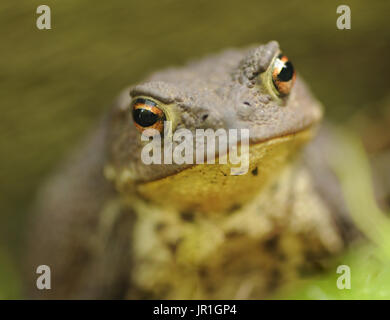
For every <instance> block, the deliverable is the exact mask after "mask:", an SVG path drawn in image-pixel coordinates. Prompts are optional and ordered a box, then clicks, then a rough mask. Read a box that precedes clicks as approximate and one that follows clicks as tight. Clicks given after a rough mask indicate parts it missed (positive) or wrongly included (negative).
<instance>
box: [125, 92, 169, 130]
mask: <svg viewBox="0 0 390 320" xmlns="http://www.w3.org/2000/svg"><path fill="white" fill-rule="evenodd" d="M133 119H134V122H135V126H136V127H137V129H138V130H139V131H140V132H143V131H144V130H146V129H155V130H157V131H159V132H162V131H163V129H164V120H165V114H164V111H163V110H161V109H160V108H159V107H158V106H157V103H156V102H154V101H152V100H149V99H145V98H137V99H135V100H134V102H133Z"/></svg>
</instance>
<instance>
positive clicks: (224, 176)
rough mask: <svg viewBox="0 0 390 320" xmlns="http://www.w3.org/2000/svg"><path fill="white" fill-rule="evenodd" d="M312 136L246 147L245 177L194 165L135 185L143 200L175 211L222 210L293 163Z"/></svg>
mask: <svg viewBox="0 0 390 320" xmlns="http://www.w3.org/2000/svg"><path fill="white" fill-rule="evenodd" d="M312 136H313V130H312V129H311V128H309V129H305V130H302V131H300V132H298V133H294V134H289V135H285V136H282V137H277V138H273V139H270V140H267V141H263V142H259V143H255V144H252V145H250V148H249V163H248V165H249V167H248V170H247V173H246V174H242V175H231V168H232V164H229V163H227V164H220V163H217V162H216V163H215V164H201V165H200V164H197V165H192V166H190V167H188V168H186V169H184V170H182V171H180V172H178V173H175V174H173V175H170V176H167V177H164V178H161V179H158V180H154V181H151V182H145V183H140V184H137V186H136V191H137V193H139V194H140V195H141V196H142V197H143V198H146V199H148V200H150V201H151V202H154V203H156V204H159V205H166V206H171V207H175V208H177V209H179V210H199V211H208V212H210V211H211V212H212V211H216V212H217V211H226V210H229V209H231V208H234V207H239V206H241V205H243V204H244V203H245V202H247V201H249V200H250V199H251V198H253V197H254V196H255V195H256V194H258V193H259V191H260V190H261V189H262V188H263V187H265V186H266V185H267V184H268V183H270V182H271V181H272V180H273V179H274V178H275V177H276V176H277V175H278V173H279V172H280V170H281V169H282V168H283V167H284V166H285V164H286V163H290V162H292V161H293V160H292V159H293V157H294V155H295V154H296V152H297V151H298V150H299V149H300V148H301V147H302V146H303V145H304V144H305V143H306V142H307V141H309V140H310V139H311V138H312Z"/></svg>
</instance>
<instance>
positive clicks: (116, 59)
mask: <svg viewBox="0 0 390 320" xmlns="http://www.w3.org/2000/svg"><path fill="white" fill-rule="evenodd" d="M41 4H47V5H49V6H50V8H51V10H52V29H51V30H38V29H37V28H36V26H35V22H36V18H37V16H38V15H37V14H36V8H37V6H38V5H41ZM340 4H347V5H349V6H350V8H351V11H352V29H351V30H338V29H337V28H336V19H337V17H338V15H337V14H336V8H337V6H338V5H340ZM389 9H390V2H389V1H388V0H382V1H381V0H376V1H357V0H355V1H346V0H340V1H333V0H331V1H329V0H327V1H313V0H310V1H292V0H289V1H259V0H256V1H255V0H252V1H247V0H241V1H237V0H236V1H234V0H233V1H232V0H223V1H214V0H207V1H205V0H191V1H189V0H186V1H183V0H159V1H141V0H138V1H135V0H133V1H121V0H111V1H99V2H98V1H86V0H77V1H76V0H67V1H53V0H47V1H44V2H43V1H36V0H18V1H2V2H1V4H0V48H1V50H0V52H1V59H0V84H1V85H0V87H1V92H0V95H1V115H0V150H1V165H0V181H1V184H0V280H1V279H4V281H3V283H2V282H1V281H0V297H1V294H3V295H6V296H7V295H8V296H17V289H15V288H17V284H15V283H18V280H17V279H18V275H17V272H16V271H15V272H11V271H10V270H14V269H15V268H16V269H17V267H18V266H19V265H20V264H19V263H18V262H17V261H18V259H19V258H20V257H21V256H22V252H23V251H22V243H23V241H22V240H23V235H24V233H25V222H26V218H27V216H28V212H29V210H28V209H29V207H30V206H31V204H32V203H33V199H34V195H35V193H36V191H37V188H38V186H39V184H40V183H41V182H42V180H43V179H44V178H45V177H46V176H47V175H49V174H50V172H51V171H52V170H54V168H55V166H56V164H58V162H59V161H60V160H61V159H63V157H64V156H65V155H66V154H67V152H68V151H69V149H70V148H71V147H72V146H73V145H75V143H77V141H79V140H80V139H81V138H82V137H83V136H84V134H86V133H87V131H88V130H89V129H90V128H91V126H93V125H94V123H96V121H97V119H98V118H99V117H100V116H101V114H102V113H104V112H105V110H106V109H107V107H108V105H109V104H110V102H111V101H112V99H113V97H114V96H115V95H116V94H117V93H118V91H119V90H121V89H122V88H123V87H124V86H127V85H129V84H132V83H134V82H137V81H139V80H141V79H142V78H143V77H144V76H145V75H147V74H148V73H150V72H153V71H155V70H157V69H160V68H163V67H167V66H170V65H180V64H183V63H184V62H186V61H187V60H188V59H191V58H197V57H202V56H204V55H206V54H208V53H211V52H215V51H218V50H222V49H224V48H227V47H236V46H246V45H249V44H252V43H256V42H257V43H262V42H266V41H269V40H273V39H275V40H278V41H279V42H280V44H281V46H282V48H283V51H284V53H285V54H287V55H288V56H289V57H290V59H291V60H292V61H293V62H294V65H295V67H296V69H297V71H298V72H299V73H300V74H301V75H302V76H303V77H304V78H305V79H306V80H307V82H308V83H309V84H310V86H311V88H312V90H313V91H314V93H315V94H316V95H317V97H318V98H319V99H320V100H321V101H322V102H323V103H324V105H325V107H326V110H327V116H328V117H329V118H331V119H333V120H337V121H345V120H346V119H348V118H349V117H350V116H351V115H352V114H354V113H355V112H356V111H357V110H359V109H362V108H366V109H369V108H370V107H371V106H372V105H376V106H378V105H379V106H380V103H379V104H378V101H382V100H383V99H384V98H385V96H386V95H387V93H388V88H389V77H390V63H389V50H390V42H389V40H390V27H389V17H388V15H389V12H390V10H389ZM376 108H378V107H376ZM376 111H377V109H375V110H373V112H376ZM1 265H3V266H7V267H6V268H8V269H7V270H8V272H10V273H9V274H11V273H12V274H13V276H8V275H9V274H6V273H5V271H4V269H3V270H1ZM12 290H13V291H12ZM2 291H3V292H2ZM7 291H8V292H7ZM11 291H12V293H9V292H11Z"/></svg>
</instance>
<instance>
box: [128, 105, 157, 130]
mask: <svg viewBox="0 0 390 320" xmlns="http://www.w3.org/2000/svg"><path fill="white" fill-rule="evenodd" d="M133 118H134V121H135V122H136V123H137V124H139V125H140V126H142V127H150V126H152V125H154V124H155V123H156V122H157V121H158V120H159V116H158V115H157V114H155V113H153V112H152V111H150V110H148V109H135V110H133Z"/></svg>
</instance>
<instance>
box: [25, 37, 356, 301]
mask: <svg viewBox="0 0 390 320" xmlns="http://www.w3.org/2000/svg"><path fill="white" fill-rule="evenodd" d="M278 50H279V45H278V44H277V42H274V41H273V42H270V43H268V44H266V45H263V46H260V47H256V48H251V49H245V50H228V51H225V52H222V53H221V54H218V55H215V56H211V57H208V58H205V59H203V60H201V61H199V62H194V63H190V64H189V65H187V66H185V67H183V68H174V69H169V70H165V71H162V72H159V73H155V74H153V75H152V76H151V77H150V78H148V79H147V80H146V81H145V82H144V83H142V84H140V85H137V86H135V87H132V88H131V89H130V90H129V89H126V90H125V91H124V92H123V93H122V94H121V95H120V96H119V97H118V99H117V101H116V102H115V103H114V105H113V106H112V108H111V112H110V116H109V117H106V118H105V119H104V120H103V121H102V123H101V125H100V127H99V128H98V129H97V130H96V132H94V133H93V134H92V135H91V137H89V138H88V139H87V141H86V142H85V143H84V144H83V145H82V146H81V148H80V150H79V151H77V152H76V153H75V155H74V156H73V157H71V159H69V160H68V161H66V163H65V164H64V165H63V167H62V168H61V169H60V170H59V173H58V174H57V175H55V176H54V177H53V178H51V179H50V180H49V181H48V183H47V184H46V186H45V187H44V188H43V189H42V190H41V192H40V195H39V197H38V204H37V207H36V214H35V215H34V216H33V219H32V221H33V222H32V224H33V225H32V226H31V230H32V232H31V236H30V238H29V241H28V243H29V248H28V259H27V263H26V269H25V274H26V278H27V279H28V280H27V282H26V287H27V292H28V295H29V296H30V297H33V298H76V299H77V298H123V297H125V296H129V288H131V283H130V279H129V274H130V272H129V270H130V269H131V267H132V254H131V239H132V229H133V224H134V219H135V218H134V215H133V214H132V212H131V211H132V210H131V208H122V207H121V206H119V205H117V201H118V200H117V199H118V194H117V192H116V190H115V188H114V186H113V185H112V184H111V183H109V182H108V181H107V180H106V179H105V178H104V175H103V171H104V166H105V165H106V164H107V163H109V164H111V165H112V166H113V167H114V168H116V169H118V170H122V169H124V168H128V169H130V170H131V171H132V173H133V176H132V179H134V181H135V182H143V181H151V180H154V179H157V178H162V177H165V176H167V175H171V174H174V173H175V172H179V171H181V170H184V169H185V168H186V166H185V165H182V166H179V165H149V166H148V165H144V164H143V163H142V162H141V160H140V156H139V155H140V151H141V148H142V144H141V142H140V139H139V132H138V131H137V130H136V129H135V127H134V125H133V124H132V119H131V113H130V112H129V104H130V101H131V97H130V95H129V92H130V94H131V96H136V95H146V96H152V97H153V98H155V99H158V100H160V101H162V102H164V103H169V104H170V103H172V104H175V106H176V108H177V109H178V110H177V111H178V113H179V114H180V120H179V121H178V127H177V128H181V127H184V128H187V129H190V130H195V129H196V128H211V129H218V128H226V129H230V128H249V129H250V138H251V142H253V143H255V142H260V141H263V140H267V139H270V138H274V137H279V136H283V135H286V134H290V133H294V132H298V131H301V130H303V129H305V128H307V127H309V126H311V125H312V124H313V123H316V122H318V121H319V120H320V118H321V106H320V104H319V103H318V102H317V101H316V100H315V99H314V98H313V97H312V95H311V93H310V91H309V90H308V89H307V87H306V86H305V84H304V83H303V81H302V80H301V79H300V77H299V76H298V78H297V81H296V84H295V86H294V88H293V90H292V92H291V94H290V96H289V97H288V99H287V100H286V101H285V102H284V103H283V104H284V105H280V103H278V102H276V101H274V100H273V99H272V97H271V96H270V95H269V94H268V93H266V92H263V91H262V88H261V86H259V85H258V84H259V83H258V81H259V80H258V75H259V74H260V73H262V72H264V71H265V70H266V69H267V68H268V66H269V64H270V62H271V59H272V57H274V56H275V54H276V53H277V52H278ZM256 81H257V83H256ZM204 115H207V118H206V117H204ZM314 144H316V143H314ZM320 152H321V146H319V147H312V148H311V149H310V148H309V149H308V151H307V152H306V156H305V161H304V162H306V163H307V165H308V166H309V167H311V168H312V169H313V170H311V172H312V173H314V175H313V179H314V181H316V184H317V187H318V190H319V193H320V194H323V195H324V199H326V198H327V197H328V196H329V193H327V192H323V190H326V189H327V188H330V189H333V190H336V188H338V186H337V181H336V180H335V178H334V177H333V176H332V174H331V173H330V170H329V168H327V166H326V164H324V163H321V161H317V160H318V159H319V158H318V154H320ZM313 154H316V155H317V157H316V159H317V160H315V161H314V162H313V161H311V160H310V159H311V155H313ZM318 172H323V173H324V174H322V175H321V176H318ZM322 177H325V178H322ZM321 190H322V191H321ZM330 198H332V199H334V198H333V197H332V195H330ZM107 206H111V207H114V209H115V208H116V209H115V210H116V211H117V214H116V215H115V216H116V218H115V220H114V221H107V219H105V217H104V214H102V212H104V210H105V207H107ZM331 207H332V209H334V210H332V212H333V214H334V217H335V221H337V225H338V226H339V227H340V228H339V232H340V234H341V235H342V237H343V238H344V239H345V241H347V239H348V237H349V234H348V232H346V230H350V222H349V219H348V217H346V216H345V215H344V214H341V215H339V212H344V210H343V209H341V210H339V208H344V207H343V204H342V199H340V200H336V203H333V204H332V205H331ZM41 264H46V265H49V266H50V267H51V270H52V288H53V289H52V290H44V291H40V290H37V289H36V287H35V280H36V277H37V275H36V274H35V270H36V267H37V266H38V265H41Z"/></svg>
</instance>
